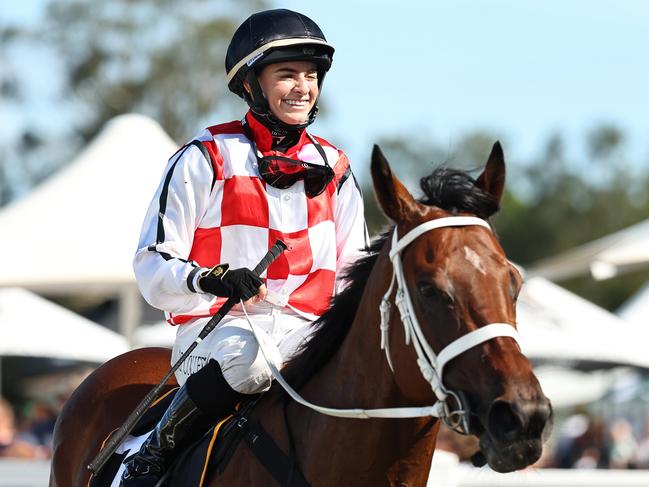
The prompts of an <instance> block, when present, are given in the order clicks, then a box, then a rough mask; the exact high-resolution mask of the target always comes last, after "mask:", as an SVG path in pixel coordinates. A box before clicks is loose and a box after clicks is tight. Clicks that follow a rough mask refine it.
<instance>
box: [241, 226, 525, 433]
mask: <svg viewBox="0 0 649 487" xmlns="http://www.w3.org/2000/svg"><path fill="white" fill-rule="evenodd" d="M467 225H479V226H482V227H485V228H487V229H489V230H490V231H491V227H490V226H489V224H488V223H487V222H486V221H485V220H482V219H480V218H477V217H471V216H451V217H444V218H438V219H436V220H430V221H428V222H425V223H422V224H421V225H419V226H417V227H415V228H414V229H413V230H411V231H410V232H408V233H407V234H406V235H404V236H403V237H402V238H401V239H399V238H398V236H397V228H396V227H395V229H394V233H393V235H392V249H391V250H390V254H389V255H390V260H391V261H392V266H393V273H392V279H391V281H390V286H389V287H388V290H387V292H386V293H385V295H384V296H383V299H382V300H381V305H380V314H381V325H380V331H381V349H382V350H385V353H386V356H387V360H388V364H389V366H390V369H391V370H392V371H393V372H394V367H393V365H392V359H391V358H390V347H389V341H388V334H389V319H390V308H391V304H390V301H389V299H390V296H391V295H392V292H393V290H394V287H395V286H394V285H395V282H396V288H397V293H396V297H395V304H396V305H397V308H398V309H399V312H400V314H401V322H402V323H403V327H404V332H405V337H406V344H409V343H412V345H413V346H414V348H415V352H416V353H417V364H418V365H419V368H420V370H421V373H422V376H423V377H424V378H425V379H426V381H427V382H428V383H429V384H430V386H431V388H432V389H433V392H434V393H435V395H436V396H437V399H438V400H437V402H436V403H435V404H433V405H432V406H425V407H409V408H382V409H335V408H326V407H322V406H318V405H316V404H312V403H310V402H308V401H307V400H305V399H304V398H303V397H302V396H300V395H299V394H298V393H297V392H296V391H295V390H294V389H293V388H292V387H291V386H290V385H289V384H288V383H287V382H286V380H284V377H282V374H281V373H280V372H279V370H277V367H275V365H274V364H273V362H272V361H271V360H270V359H269V357H270V356H271V354H270V353H269V352H268V351H267V350H266V345H265V344H264V342H263V340H261V339H260V337H259V335H258V334H257V330H256V326H255V325H254V324H253V323H252V321H251V320H250V317H249V316H248V313H247V312H246V309H245V307H243V305H242V308H243V311H244V314H245V316H246V319H247V320H248V324H249V325H250V328H251V329H252V332H253V334H254V335H255V338H256V339H257V343H258V344H259V348H260V349H261V351H262V354H263V356H264V358H265V360H266V363H267V365H268V367H269V368H270V370H271V372H272V374H273V377H275V379H276V380H277V382H279V383H280V385H281V386H282V387H283V388H284V389H285V390H286V392H287V393H288V394H289V395H290V396H291V397H292V398H293V399H294V400H295V401H296V402H298V403H300V404H302V405H303V406H306V407H309V408H311V409H313V410H315V411H318V412H320V413H323V414H327V415H330V416H338V417H343V418H414V417H420V416H433V417H436V418H440V419H441V420H442V421H444V422H445V423H446V424H447V425H449V426H450V427H452V428H454V429H456V430H459V431H460V432H463V433H468V414H469V409H468V405H467V404H465V403H464V401H463V400H462V398H461V397H460V395H459V394H457V393H455V392H453V391H451V390H448V389H446V388H445V387H444V384H443V381H442V377H443V376H442V373H443V371H444V366H445V365H446V364H447V363H448V362H449V361H450V360H452V359H453V358H455V357H457V356H458V355H460V354H462V353H464V352H465V351H467V350H469V349H470V348H472V347H475V346H476V345H479V344H481V343H484V342H486V341H488V340H491V339H492V338H497V337H510V338H513V339H514V340H516V341H517V342H518V333H517V332H516V329H515V328H514V326H513V325H511V324H508V323H491V324H489V325H485V326H483V327H480V328H478V329H475V330H472V331H470V332H469V333H467V334H466V335H463V336H461V337H459V338H457V339H456V340H454V341H453V342H451V343H450V344H448V345H447V346H446V347H444V348H443V349H442V351H441V352H439V354H436V353H435V352H434V351H433V349H432V348H431V346H430V345H429V344H428V341H427V340H426V337H425V336H424V333H423V332H422V330H421V327H420V325H419V322H418V320H417V316H416V314H415V312H414V309H413V307H412V301H411V299H410V294H409V292H408V288H407V286H406V284H405V276H404V274H403V267H402V264H401V259H400V253H401V251H402V250H403V249H404V248H405V247H407V246H408V245H409V244H411V243H412V242H413V241H414V240H415V239H416V238H417V237H419V236H421V235H422V234H424V233H425V232H428V231H430V230H434V229H437V228H442V227H459V226H467ZM449 396H451V397H453V398H454V400H455V403H456V404H455V405H456V406H457V409H455V410H451V407H450V406H449V405H448V403H447V399H448V397H449Z"/></svg>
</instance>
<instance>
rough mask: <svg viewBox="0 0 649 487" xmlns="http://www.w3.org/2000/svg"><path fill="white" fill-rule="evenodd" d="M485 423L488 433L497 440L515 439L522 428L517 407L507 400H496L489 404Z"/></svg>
mask: <svg viewBox="0 0 649 487" xmlns="http://www.w3.org/2000/svg"><path fill="white" fill-rule="evenodd" d="M487 424H488V429H489V433H491V435H492V436H493V438H494V439H495V440H498V441H512V440H515V439H517V438H518V437H519V436H520V434H521V432H522V430H523V423H522V421H521V417H520V414H519V412H518V408H517V407H516V405H514V404H512V403H510V402H508V401H502V400H498V401H495V402H494V403H493V404H492V405H491V409H490V410H489V415H488V418H487Z"/></svg>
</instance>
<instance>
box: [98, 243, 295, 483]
mask: <svg viewBox="0 0 649 487" xmlns="http://www.w3.org/2000/svg"><path fill="white" fill-rule="evenodd" d="M286 248H287V247H286V244H285V243H284V242H282V241H281V240H277V241H276V242H275V243H274V244H273V246H272V247H271V248H270V250H269V251H268V252H267V253H266V255H265V256H264V257H263V258H262V259H261V261H260V262H259V264H257V266H256V267H255V268H254V269H253V272H255V273H256V274H257V275H260V274H261V273H262V272H264V270H266V268H267V267H268V266H269V265H270V264H271V263H272V262H273V261H274V260H275V259H276V258H277V257H279V255H280V254H281V253H282V252H284V251H285V250H286ZM237 302H238V300H237V299H235V298H228V300H227V301H226V302H225V303H223V306H221V308H220V309H219V310H218V311H217V312H216V313H215V314H214V316H212V318H210V321H208V322H207V324H206V325H205V326H204V327H203V329H202V330H201V332H200V333H199V335H198V338H196V340H194V342H193V343H192V344H191V345H190V346H189V348H188V349H187V350H186V351H185V353H183V354H182V356H181V357H180V358H179V359H178V361H177V362H176V363H175V364H174V365H173V367H171V370H169V372H167V375H165V376H164V377H163V378H162V380H161V381H160V383H159V384H158V385H157V386H155V387H154V388H153V389H151V390H150V391H149V393H148V394H147V395H146V396H144V399H142V401H141V402H140V404H138V406H137V407H136V408H135V409H134V410H133V412H132V413H131V414H130V416H129V417H128V418H126V421H124V424H122V426H120V427H119V429H118V430H117V431H115V433H114V434H113V435H112V436H111V438H110V441H109V442H108V443H107V444H106V446H104V448H102V449H101V450H100V451H99V453H97V455H96V456H95V458H94V459H93V460H92V461H91V462H90V463H89V464H88V470H90V471H91V472H93V473H95V474H96V473H98V472H99V471H100V470H101V469H102V467H103V466H104V465H105V463H106V462H107V461H108V459H109V458H110V456H111V455H112V454H113V453H114V452H115V450H116V449H117V447H118V446H119V444H120V443H121V442H122V440H124V438H125V437H126V435H128V434H129V433H130V432H131V430H132V429H133V427H134V426H135V424H136V423H137V422H138V420H139V419H140V417H141V416H142V414H144V412H145V411H146V410H147V409H148V408H149V406H150V405H151V403H152V402H153V401H155V400H156V398H157V397H158V395H159V394H160V392H161V391H162V389H163V388H164V387H165V384H166V383H167V381H168V380H169V379H170V378H171V376H172V375H173V374H174V373H175V372H176V370H178V368H179V367H180V366H181V365H182V363H183V362H184V361H185V360H186V359H187V357H189V356H190V355H191V353H192V351H193V350H194V349H195V348H196V347H197V346H198V344H199V343H200V342H202V341H203V339H204V338H205V337H206V336H207V335H209V334H210V332H211V331H212V330H213V329H214V328H215V327H216V325H218V324H219V322H220V321H221V320H222V319H223V317H224V316H225V315H226V314H228V312H229V311H230V310H231V309H232V307H233V306H234V305H235V304H237Z"/></svg>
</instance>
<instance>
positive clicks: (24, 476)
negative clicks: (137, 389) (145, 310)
mask: <svg viewBox="0 0 649 487" xmlns="http://www.w3.org/2000/svg"><path fill="white" fill-rule="evenodd" d="M49 472H50V464H49V461H47V460H18V459H11V460H9V459H0V487H46V486H47V484H48V480H49ZM428 486H429V487H649V470H554V469H543V470H540V469H539V470H525V471H523V472H514V473H508V474H499V473H496V472H492V471H490V470H489V469H484V468H473V467H470V466H465V465H458V461H457V457H454V455H451V454H444V452H436V453H435V461H434V462H433V467H432V468H431V473H430V478H429V479H428Z"/></svg>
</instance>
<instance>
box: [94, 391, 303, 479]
mask: <svg viewBox="0 0 649 487" xmlns="http://www.w3.org/2000/svg"><path fill="white" fill-rule="evenodd" d="M176 390H177V388H176V389H173V390H171V391H169V392H168V393H167V394H165V395H164V396H162V397H161V398H160V399H158V400H157V401H156V402H155V403H154V404H153V405H152V406H151V407H149V409H148V410H147V411H146V412H145V413H144V414H143V415H142V418H140V420H139V421H138V423H137V424H136V425H135V427H134V428H133V430H132V431H131V434H130V435H129V436H127V437H126V438H125V439H124V441H123V442H122V444H121V445H120V446H119V447H118V448H117V450H116V451H115V453H113V455H112V456H111V457H110V458H109V459H108V461H107V462H106V464H105V465H104V467H103V468H102V470H101V471H100V472H99V473H98V474H97V475H93V476H92V477H91V478H90V481H89V483H88V486H89V487H117V486H119V481H120V478H121V476H122V472H123V471H124V468H125V463H126V462H127V461H128V460H129V459H130V457H131V456H133V455H134V454H135V453H136V452H137V451H138V450H139V448H140V445H141V444H142V443H143V442H144V440H145V439H146V438H147V437H148V436H149V433H150V432H151V431H152V430H153V428H154V427H155V425H156V424H157V423H158V421H159V420H160V418H161V417H162V415H163V414H164V412H165V411H166V410H167V407H168V406H169V404H170V403H171V401H172V400H173V397H174V395H175V393H176ZM260 398H261V395H260V396H258V397H257V398H255V399H253V400H251V401H248V402H246V403H243V404H240V405H239V408H238V410H237V412H236V413H235V414H233V415H232V416H229V417H227V418H225V419H224V420H222V421H221V422H219V423H217V424H215V425H214V426H213V427H212V428H210V430H209V431H207V432H206V433H205V434H204V435H203V436H202V437H201V438H200V439H198V440H197V441H195V442H194V443H193V444H191V445H189V446H187V447H186V448H185V449H184V451H183V452H182V453H181V454H180V455H179V456H178V458H177V459H176V461H175V462H174V464H173V465H172V466H171V468H170V469H169V471H168V472H167V473H166V474H165V476H164V477H163V478H162V480H161V482H160V483H159V484H158V485H159V486H160V487H202V486H203V485H204V481H205V480H206V479H208V478H211V477H213V476H218V475H220V474H222V473H223V472H225V469H226V467H227V465H228V463H229V460H230V459H231V458H232V455H233V454H234V452H235V450H236V449H237V447H238V446H239V444H240V443H241V442H242V441H243V442H244V443H245V444H246V446H247V447H248V448H250V450H251V451H252V452H253V453H254V454H255V456H256V457H257V459H258V460H259V461H260V462H261V464H262V465H264V467H265V468H266V470H267V471H268V472H269V474H270V475H271V476H272V477H273V478H274V479H275V481H276V482H277V483H278V484H279V485H281V486H283V487H309V484H308V482H307V481H306V480H305V479H304V476H303V475H302V473H301V472H300V470H299V468H298V466H297V464H296V462H295V455H294V454H293V451H292V447H291V451H289V454H288V455H287V454H286V453H284V452H283V451H282V449H281V448H279V446H277V444H276V443H275V441H274V440H273V439H272V438H271V436H270V435H269V434H268V433H267V432H266V431H265V430H264V429H263V428H262V426H261V425H260V424H259V423H258V422H257V421H255V420H253V419H251V415H252V411H253V410H254V407H255V406H256V404H257V403H258V401H259V399H260ZM111 434H112V433H111ZM109 439H110V435H109V436H108V437H107V438H106V440H104V443H103V444H102V448H103V445H105V444H106V443H107V442H108V441H109Z"/></svg>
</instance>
